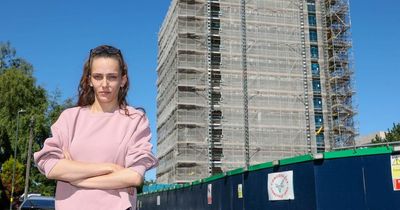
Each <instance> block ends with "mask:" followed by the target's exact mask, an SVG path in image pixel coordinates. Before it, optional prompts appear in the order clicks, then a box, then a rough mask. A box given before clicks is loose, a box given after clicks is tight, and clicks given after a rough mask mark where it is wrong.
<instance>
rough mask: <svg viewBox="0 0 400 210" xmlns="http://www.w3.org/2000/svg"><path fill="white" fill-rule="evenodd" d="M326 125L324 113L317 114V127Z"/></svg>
mask: <svg viewBox="0 0 400 210" xmlns="http://www.w3.org/2000/svg"><path fill="white" fill-rule="evenodd" d="M323 125H324V117H323V116H322V114H316V115H315V128H317V129H319V128H321V127H322V126H323Z"/></svg>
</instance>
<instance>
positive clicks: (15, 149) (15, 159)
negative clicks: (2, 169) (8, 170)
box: [10, 109, 26, 210]
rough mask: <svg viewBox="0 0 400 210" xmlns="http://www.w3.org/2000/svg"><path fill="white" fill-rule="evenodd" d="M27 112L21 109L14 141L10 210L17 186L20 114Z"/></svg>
mask: <svg viewBox="0 0 400 210" xmlns="http://www.w3.org/2000/svg"><path fill="white" fill-rule="evenodd" d="M25 112H26V110H23V109H20V110H18V112H17V132H16V138H15V141H14V164H13V173H12V182H11V196H10V210H12V204H13V201H14V185H15V165H16V162H17V142H18V127H19V114H20V113H25Z"/></svg>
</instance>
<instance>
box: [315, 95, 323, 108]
mask: <svg viewBox="0 0 400 210" xmlns="http://www.w3.org/2000/svg"><path fill="white" fill-rule="evenodd" d="M314 109H322V98H321V97H315V98H314Z"/></svg>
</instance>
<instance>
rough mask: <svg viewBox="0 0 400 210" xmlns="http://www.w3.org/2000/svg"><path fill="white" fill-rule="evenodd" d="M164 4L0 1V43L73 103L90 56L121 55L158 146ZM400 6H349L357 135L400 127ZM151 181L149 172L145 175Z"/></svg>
mask: <svg viewBox="0 0 400 210" xmlns="http://www.w3.org/2000/svg"><path fill="white" fill-rule="evenodd" d="M169 4H170V1H167V0H159V1H154V0H148V1H132V0H131V1H128V0H121V1H105V0H99V1H93V0H88V1H81V0H70V1H55V0H41V1H21V0H1V1H0V7H1V10H2V11H1V13H0V18H1V28H0V41H3V42H5V41H10V42H11V44H12V46H13V47H15V48H16V50H17V55H18V56H20V57H23V58H25V59H26V60H28V61H29V62H30V63H32V64H33V66H34V68H35V72H34V76H35V77H36V78H37V84H38V85H41V86H43V87H45V88H46V89H47V90H48V91H49V92H53V91H54V90H55V89H56V88H58V89H60V90H61V92H62V98H63V99H65V98H67V97H73V98H76V94H77V86H78V81H79V79H80V76H81V71H82V64H83V62H84V60H85V59H86V58H87V56H88V52H89V50H90V49H91V48H93V47H95V46H97V45H100V44H111V45H114V46H116V47H118V48H120V49H121V50H122V51H123V53H124V56H125V59H126V61H127V63H128V66H129V77H130V82H131V86H130V94H129V95H128V100H129V102H130V104H131V105H135V106H142V107H144V108H145V109H146V111H147V113H148V116H149V118H150V121H151V126H152V130H153V140H152V141H153V144H154V145H156V95H157V93H156V81H157V73H156V67H157V34H158V31H159V27H160V26H161V23H162V20H163V19H164V17H165V14H166V12H167V10H168V7H169ZM399 7H400V2H398V1H396V0H382V1H379V2H377V1H360V0H353V1H351V3H350V10H351V21H352V33H353V46H354V47H353V53H354V61H355V62H354V64H355V91H356V96H355V102H356V103H355V105H356V106H357V110H358V115H357V117H356V121H357V127H358V129H359V132H360V134H361V135H365V134H369V133H373V132H376V131H381V130H384V131H386V130H387V129H388V128H391V127H392V124H393V123H399V122H400V97H399V95H398V92H399V91H400V62H399V60H400V50H399V49H400V40H399V38H400V29H399V27H398V24H399V22H400V13H399V12H398V11H397V10H398V8H399ZM147 177H148V178H151V179H152V178H154V170H152V171H150V172H149V173H148V175H147Z"/></svg>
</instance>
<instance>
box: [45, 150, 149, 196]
mask: <svg viewBox="0 0 400 210" xmlns="http://www.w3.org/2000/svg"><path fill="white" fill-rule="evenodd" d="M64 157H65V159H62V160H60V161H58V162H57V164H56V165H55V166H54V167H53V169H52V170H51V171H50V172H49V174H48V176H47V177H48V178H49V179H56V180H61V181H66V182H69V183H71V184H72V185H75V186H77V187H83V188H95V189H103V190H112V189H120V188H127V187H133V186H134V187H137V186H140V185H141V184H142V182H143V177H142V176H141V175H140V174H138V173H136V172H135V171H133V170H131V169H129V168H123V167H122V166H119V165H116V164H113V163H83V162H79V161H74V160H72V159H71V156H70V155H69V153H68V152H64Z"/></svg>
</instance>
